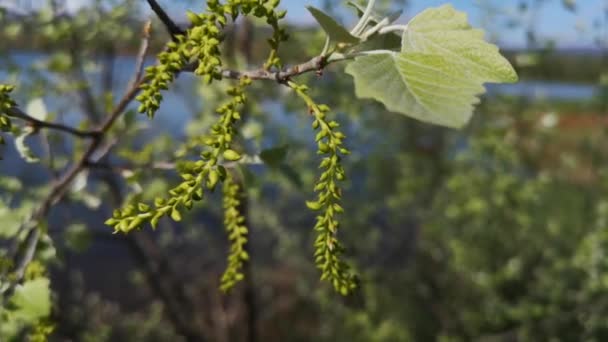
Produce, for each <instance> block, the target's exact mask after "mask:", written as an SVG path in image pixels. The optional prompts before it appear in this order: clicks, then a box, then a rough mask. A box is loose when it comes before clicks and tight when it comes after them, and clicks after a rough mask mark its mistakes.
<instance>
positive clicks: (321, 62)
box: [182, 55, 350, 83]
mask: <svg viewBox="0 0 608 342" xmlns="http://www.w3.org/2000/svg"><path fill="white" fill-rule="evenodd" d="M348 58H350V56H346V55H345V56H344V57H343V58H340V59H332V61H331V62H338V61H341V60H345V59H348ZM327 65H328V60H327V56H316V57H314V58H311V59H310V60H308V61H306V62H304V63H301V64H297V65H294V66H292V67H290V68H287V69H284V70H281V71H271V70H266V69H264V68H260V69H256V70H248V71H238V70H223V71H222V77H224V78H232V79H240V78H242V77H248V78H250V79H252V80H267V81H278V82H279V83H283V82H285V81H286V80H288V79H289V78H291V77H294V76H298V75H302V74H305V73H307V72H316V71H319V70H322V69H323V68H325V67H326V66H327ZM196 66H197V63H191V64H188V65H186V67H185V68H184V69H183V70H182V71H185V72H193V71H194V70H195V69H196Z"/></svg>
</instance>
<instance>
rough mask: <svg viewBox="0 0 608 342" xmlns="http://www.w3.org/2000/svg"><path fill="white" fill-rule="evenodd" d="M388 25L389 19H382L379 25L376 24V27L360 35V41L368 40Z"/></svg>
mask: <svg viewBox="0 0 608 342" xmlns="http://www.w3.org/2000/svg"><path fill="white" fill-rule="evenodd" d="M388 24H389V19H388V18H384V19H382V21H380V22H379V23H377V24H376V26H374V27H372V28H370V29H369V30H367V31H366V32H365V33H363V34H362V35H361V40H367V38H369V37H370V36H372V35H373V34H374V33H376V32H378V31H380V30H381V29H382V28H383V27H385V26H386V25H388Z"/></svg>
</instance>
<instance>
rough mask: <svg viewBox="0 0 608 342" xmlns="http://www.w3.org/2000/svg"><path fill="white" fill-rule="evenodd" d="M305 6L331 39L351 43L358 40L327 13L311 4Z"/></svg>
mask: <svg viewBox="0 0 608 342" xmlns="http://www.w3.org/2000/svg"><path fill="white" fill-rule="evenodd" d="M306 8H307V9H308V11H309V12H310V14H312V16H313V17H314V18H315V20H316V21H317V22H318V23H319V25H321V27H322V28H323V30H324V31H325V33H327V35H328V36H329V38H330V39H331V40H332V41H334V42H337V43H351V44H355V43H358V42H359V38H357V37H355V36H353V35H352V34H350V32H348V30H347V29H346V28H344V27H343V26H342V25H340V24H338V22H337V21H335V20H334V18H332V17H330V16H328V15H327V14H325V13H323V12H322V11H321V10H319V9H317V8H315V7H313V6H307V7H306Z"/></svg>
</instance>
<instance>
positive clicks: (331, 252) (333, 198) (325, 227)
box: [289, 82, 357, 295]
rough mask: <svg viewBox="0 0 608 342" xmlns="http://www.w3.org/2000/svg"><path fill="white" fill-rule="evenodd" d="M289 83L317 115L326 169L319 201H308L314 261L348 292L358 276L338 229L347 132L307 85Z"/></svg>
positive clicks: (320, 182)
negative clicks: (346, 258)
mask: <svg viewBox="0 0 608 342" xmlns="http://www.w3.org/2000/svg"><path fill="white" fill-rule="evenodd" d="M289 86H290V87H291V88H292V89H294V90H295V91H296V93H297V94H298V95H299V96H300V97H301V98H302V99H303V100H304V101H305V102H306V105H307V106H308V108H309V110H310V112H311V114H312V115H313V116H314V121H313V124H312V127H313V129H314V130H315V131H317V135H316V141H317V146H318V152H317V153H318V154H319V155H322V156H323V159H322V161H321V165H320V169H322V170H323V172H322V173H321V176H320V177H319V180H318V181H317V183H316V185H315V189H314V190H315V192H317V193H318V197H317V199H316V201H311V202H307V203H306V205H307V206H308V208H310V209H311V210H314V211H316V212H318V215H317V218H316V220H317V222H316V224H315V227H314V230H315V231H316V233H317V237H316V239H315V243H314V247H315V253H314V257H315V263H316V265H317V267H318V268H319V269H320V270H321V279H322V280H327V281H329V282H331V284H332V285H333V286H334V288H335V290H336V291H338V292H340V293H341V294H343V295H348V294H349V293H351V292H352V291H353V290H354V289H356V287H357V281H356V277H355V276H354V275H353V274H352V273H351V272H350V267H349V265H348V264H346V263H345V262H344V261H343V260H342V259H341V255H342V253H343V251H344V248H343V247H342V245H341V243H340V242H339V241H338V238H337V233H338V228H339V226H340V222H339V221H338V215H340V214H342V213H343V212H344V209H343V208H342V206H340V201H341V198H342V191H341V188H340V187H339V183H340V182H342V181H344V180H345V179H346V176H345V174H344V168H343V167H342V165H341V156H343V155H348V154H349V153H350V152H349V151H348V150H347V149H346V148H345V147H344V139H345V138H346V137H345V135H344V134H343V133H342V132H340V131H339V130H338V128H339V127H340V125H339V124H338V123H337V122H336V121H333V120H332V121H329V120H328V119H327V113H328V112H329V107H328V106H326V105H318V104H316V103H315V102H314V101H313V100H312V99H311V98H310V97H309V96H308V94H307V90H308V88H307V87H306V86H301V85H297V84H295V83H293V82H289Z"/></svg>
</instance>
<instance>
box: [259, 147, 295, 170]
mask: <svg viewBox="0 0 608 342" xmlns="http://www.w3.org/2000/svg"><path fill="white" fill-rule="evenodd" d="M288 148H289V146H287V145H283V146H279V147H274V148H269V149H267V150H264V151H262V152H260V158H261V159H262V161H264V163H266V164H267V165H269V166H271V167H277V166H279V165H281V163H283V162H284V161H285V157H287V150H288Z"/></svg>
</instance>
